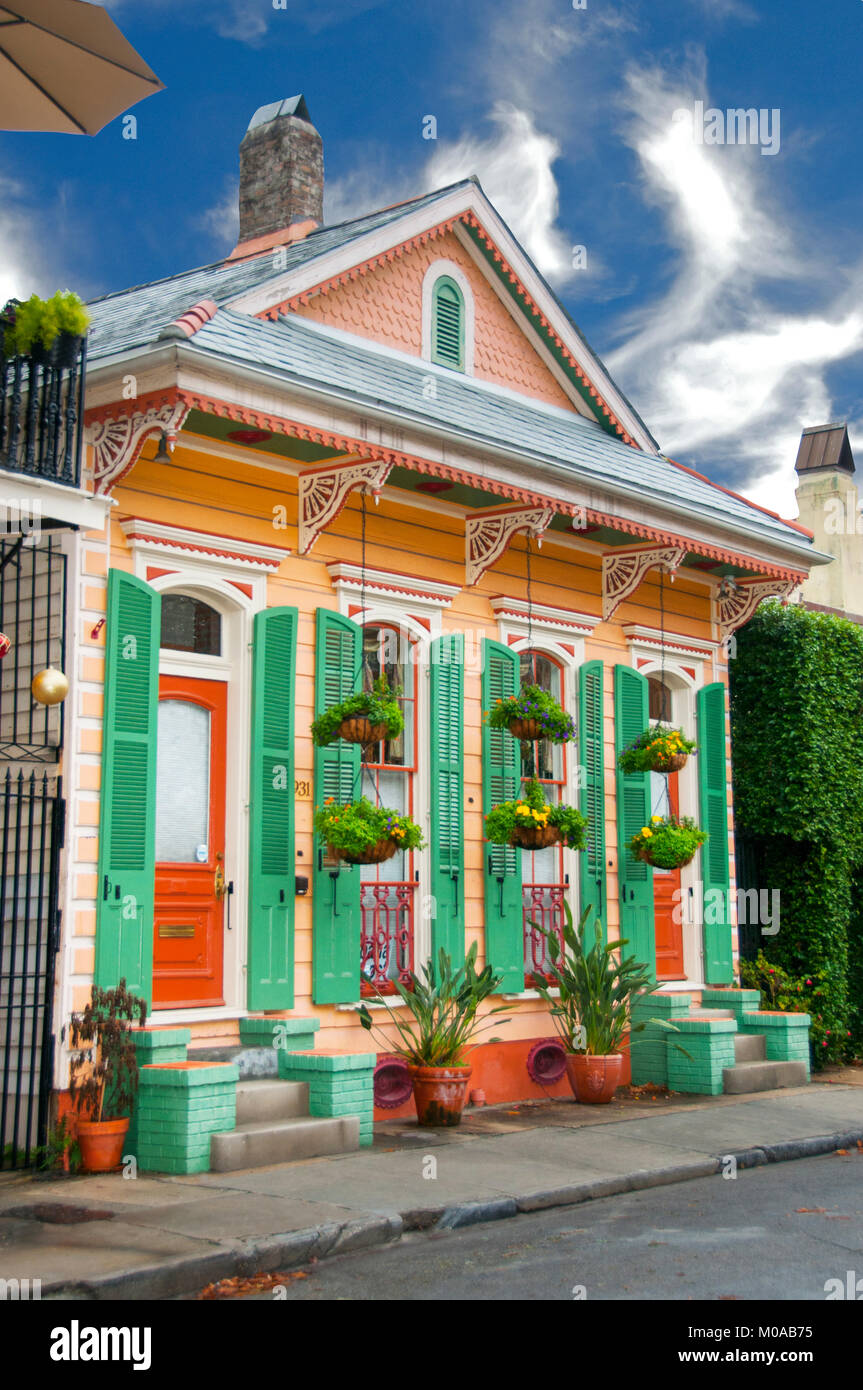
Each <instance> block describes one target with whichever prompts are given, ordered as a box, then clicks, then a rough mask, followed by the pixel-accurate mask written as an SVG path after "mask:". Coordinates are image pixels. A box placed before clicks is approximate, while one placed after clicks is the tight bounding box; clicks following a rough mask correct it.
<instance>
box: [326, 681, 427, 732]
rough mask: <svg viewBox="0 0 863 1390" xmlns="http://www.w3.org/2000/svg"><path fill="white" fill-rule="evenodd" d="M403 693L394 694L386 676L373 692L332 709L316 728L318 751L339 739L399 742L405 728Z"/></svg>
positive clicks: (333, 706)
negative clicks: (402, 704) (384, 739)
mask: <svg viewBox="0 0 863 1390" xmlns="http://www.w3.org/2000/svg"><path fill="white" fill-rule="evenodd" d="M400 694H401V691H400V690H391V689H390V687H389V685H388V684H387V678H386V676H378V678H377V680H376V681H375V683H374V685H373V686H372V688H371V690H361V691H360V692H359V693H358V694H356V695H349V696H348V698H347V699H346V700H342V702H341V704H338V705H332V706H331V707H330V708H329V709H328V710H326V711H325V712H324V713H323V714H321V715H319V716H318V718H317V719H316V720H315V721H314V723H313V724H312V738H313V739H314V741H315V744H316V746H317V747H318V748H326V747H327V745H328V744H330V743H335V741H336V739H337V738H343V739H346V740H347V742H348V743H363V744H369V743H380V741H381V739H382V738H398V736H399V734H400V733H401V731H402V729H403V728H404V726H405V721H404V715H403V714H402V711H401V706H400V705H399V702H398V697H399V695H400Z"/></svg>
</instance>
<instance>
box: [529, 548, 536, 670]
mask: <svg viewBox="0 0 863 1390" xmlns="http://www.w3.org/2000/svg"><path fill="white" fill-rule="evenodd" d="M527 653H528V657H529V658H530V665H531V670H532V671H533V683H534V685H536V680H537V676H536V653H535V652H534V650H533V585H532V581H531V575H530V532H529V531H528V533H527Z"/></svg>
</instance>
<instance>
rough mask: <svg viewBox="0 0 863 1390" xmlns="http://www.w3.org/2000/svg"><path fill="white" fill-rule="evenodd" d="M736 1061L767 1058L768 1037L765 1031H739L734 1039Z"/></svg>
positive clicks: (753, 1060)
mask: <svg viewBox="0 0 863 1390" xmlns="http://www.w3.org/2000/svg"><path fill="white" fill-rule="evenodd" d="M734 1060H735V1062H764V1061H766V1060H767V1039H766V1037H765V1036H764V1034H763V1033H738V1034H737V1036H736V1038H735V1039H734Z"/></svg>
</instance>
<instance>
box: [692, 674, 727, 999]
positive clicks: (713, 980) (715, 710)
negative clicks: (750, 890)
mask: <svg viewBox="0 0 863 1390" xmlns="http://www.w3.org/2000/svg"><path fill="white" fill-rule="evenodd" d="M698 781H699V788H700V792H701V829H702V830H706V831H707V834H708V835H709V837H710V838H709V839H708V840H707V842H706V844H704V845H702V847H701V851H700V852H701V873H702V878H703V882H704V978H705V980H706V981H707V983H708V984H710V985H727V984H730V983H731V981H732V979H733V973H734V972H733V968H732V954H731V914H730V911H729V888H730V874H729V867H728V797H727V779H726V772H725V686H724V685H723V684H722V682H721V681H716V682H714V684H712V685H706V686H704V688H703V690H699V692H698ZM711 890H712V891H711ZM720 894H721V898H720ZM720 904H721V908H720ZM718 909H719V910H718Z"/></svg>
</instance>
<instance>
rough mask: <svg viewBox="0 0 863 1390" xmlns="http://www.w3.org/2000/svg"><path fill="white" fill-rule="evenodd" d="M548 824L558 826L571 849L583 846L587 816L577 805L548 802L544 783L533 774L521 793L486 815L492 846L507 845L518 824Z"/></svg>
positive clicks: (523, 826)
mask: <svg viewBox="0 0 863 1390" xmlns="http://www.w3.org/2000/svg"><path fill="white" fill-rule="evenodd" d="M547 825H556V826H557V827H558V828H559V830H560V834H561V839H562V840H563V843H564V844H565V845H567V846H568V848H569V849H584V847H585V845H586V843H587V841H586V839H585V833H584V832H585V830H586V828H587V818H586V817H585V816H583V815H582V814H581V812H580V811H579V810H578V809H577V808H576V807H575V806H560V805H554V804H551V803H549V802H548V801H546V799H545V792H544V791H543V789H542V786H541V785H540V783H539V782H538V781H537V780H536V778H535V777H531V778H530V780H529V781H527V782H525V784H524V791H523V793H522V795H521V796H519V797H516V799H515V800H514V801H501V802H500V803H499V805H497V806H493V807H492V809H491V810H490V811H489V813H488V815H487V816H486V818H485V838H486V839H487V840H488V841H489V842H490V843H491V844H493V845H508V844H509V842H510V839H511V837H512V832H513V830H515V828H516V827H517V826H518V827H519V828H520V829H523V830H537V829H541V828H543V827H544V826H547Z"/></svg>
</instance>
